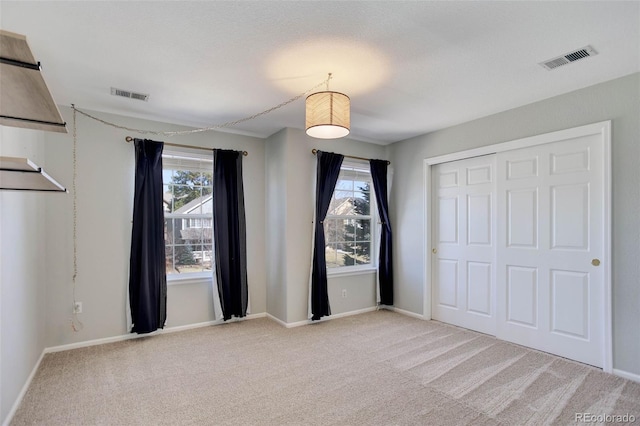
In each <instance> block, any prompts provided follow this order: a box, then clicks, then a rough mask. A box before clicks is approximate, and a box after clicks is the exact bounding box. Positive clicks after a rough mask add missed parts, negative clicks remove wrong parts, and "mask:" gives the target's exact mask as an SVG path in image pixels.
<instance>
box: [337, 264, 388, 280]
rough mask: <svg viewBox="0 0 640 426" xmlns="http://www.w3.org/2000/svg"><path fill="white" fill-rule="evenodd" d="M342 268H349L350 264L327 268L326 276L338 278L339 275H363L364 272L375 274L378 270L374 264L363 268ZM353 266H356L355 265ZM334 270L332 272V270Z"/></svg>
mask: <svg viewBox="0 0 640 426" xmlns="http://www.w3.org/2000/svg"><path fill="white" fill-rule="evenodd" d="M344 268H351V266H343V267H340V268H327V278H328V279H330V278H339V277H350V276H353V275H365V274H375V273H376V272H377V271H378V268H376V267H375V266H371V265H367V266H366V267H364V268H360V269H351V270H347V271H345V270H343V269H344ZM354 268H357V266H355V267H354ZM334 269H335V270H336V271H335V272H333V270H334Z"/></svg>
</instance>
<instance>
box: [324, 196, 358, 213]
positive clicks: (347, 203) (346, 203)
mask: <svg viewBox="0 0 640 426" xmlns="http://www.w3.org/2000/svg"><path fill="white" fill-rule="evenodd" d="M336 203H338V204H337V205H336V207H335V208H333V209H331V210H330V211H329V214H335V215H339V216H340V215H350V214H353V213H354V211H355V207H354V205H353V197H346V198H342V199H339V200H336Z"/></svg>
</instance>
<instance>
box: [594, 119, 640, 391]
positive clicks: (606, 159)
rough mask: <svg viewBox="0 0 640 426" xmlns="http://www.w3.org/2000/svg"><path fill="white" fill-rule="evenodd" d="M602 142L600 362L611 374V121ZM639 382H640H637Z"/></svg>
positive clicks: (606, 123)
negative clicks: (601, 312)
mask: <svg viewBox="0 0 640 426" xmlns="http://www.w3.org/2000/svg"><path fill="white" fill-rule="evenodd" d="M601 132H602V141H603V144H604V146H603V154H604V155H603V158H602V161H603V172H604V183H603V188H602V190H603V192H604V194H603V195H604V205H603V206H602V209H603V222H604V223H603V228H604V229H603V233H604V235H603V236H602V241H603V242H604V247H603V248H602V249H603V252H604V261H605V262H604V265H603V266H604V312H603V315H604V324H603V325H602V328H603V330H604V336H602V337H603V343H604V348H603V350H604V353H603V360H602V369H603V370H604V372H606V373H613V296H612V285H611V283H612V282H613V270H612V268H611V264H612V263H613V257H612V255H611V241H612V238H613V223H612V221H611V218H612V209H613V202H612V195H613V185H612V182H613V179H612V173H613V170H612V169H613V167H612V166H613V161H612V158H611V121H604V122H602V123H601ZM637 381H640V380H637Z"/></svg>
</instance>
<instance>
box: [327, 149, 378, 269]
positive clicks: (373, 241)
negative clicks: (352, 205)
mask: <svg viewBox="0 0 640 426" xmlns="http://www.w3.org/2000/svg"><path fill="white" fill-rule="evenodd" d="M343 168H345V169H357V170H361V171H364V172H366V174H367V176H368V179H367V180H368V182H369V194H370V196H369V214H368V215H332V214H329V213H327V216H326V217H325V221H327V220H331V219H338V220H340V219H366V220H370V226H369V232H370V249H369V263H366V264H360V265H347V266H336V267H328V266H327V268H326V270H327V276H328V277H343V276H350V275H361V274H370V273H374V272H376V271H377V270H378V250H379V247H378V239H379V233H380V221H379V218H378V206H377V204H376V194H375V191H374V188H373V178H372V176H371V168H370V166H369V163H368V162H364V161H358V160H347V159H345V160H343V162H342V165H341V166H340V175H339V176H338V181H340V180H341V178H342V179H344V175H343ZM353 181H355V177H354V179H353ZM336 191H340V189H338V188H337V183H336V188H334V191H333V194H331V199H332V201H333V200H334V197H335V193H336ZM353 191H354V192H356V191H357V189H356V188H355V184H354V189H353ZM327 244H331V242H327V239H326V228H325V247H326V245H327Z"/></svg>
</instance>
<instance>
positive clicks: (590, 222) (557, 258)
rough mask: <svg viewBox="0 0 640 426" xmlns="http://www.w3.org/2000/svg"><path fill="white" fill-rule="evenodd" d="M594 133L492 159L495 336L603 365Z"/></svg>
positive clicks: (599, 183) (599, 169)
mask: <svg viewBox="0 0 640 426" xmlns="http://www.w3.org/2000/svg"><path fill="white" fill-rule="evenodd" d="M602 156H603V147H602V144H601V137H599V136H598V135H593V136H584V137H579V138H575V139H570V140H567V141H563V142H555V143H550V144H545V145H539V146H536V147H532V148H525V149H519V150H514V151H506V152H503V153H499V154H497V159H498V163H497V171H498V178H497V189H498V192H497V200H498V221H499V226H498V249H497V301H498V303H497V305H498V321H497V327H498V328H497V337H499V338H501V339H504V340H508V341H511V342H515V343H518V344H522V345H525V346H528V347H532V348H535V349H540V350H542V351H546V352H550V353H554V354H557V355H560V356H563V357H567V358H571V359H574V360H577V361H581V362H585V363H588V364H592V365H595V366H599V367H601V366H602V364H603V349H602V348H603V343H602V340H603V334H604V333H603V318H604V313H603V300H604V268H603V267H602V266H599V260H600V259H602V257H603V253H604V252H603V227H604V218H603V203H604V198H603V191H604V188H603V181H604V180H603V179H604V178H603V173H604V171H603V166H602Z"/></svg>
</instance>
